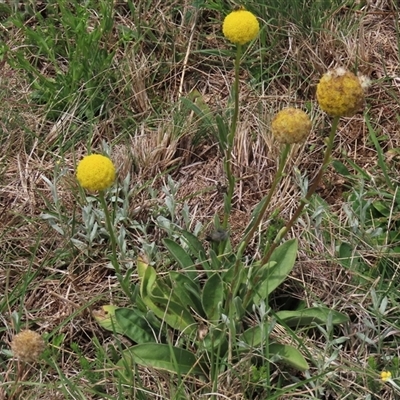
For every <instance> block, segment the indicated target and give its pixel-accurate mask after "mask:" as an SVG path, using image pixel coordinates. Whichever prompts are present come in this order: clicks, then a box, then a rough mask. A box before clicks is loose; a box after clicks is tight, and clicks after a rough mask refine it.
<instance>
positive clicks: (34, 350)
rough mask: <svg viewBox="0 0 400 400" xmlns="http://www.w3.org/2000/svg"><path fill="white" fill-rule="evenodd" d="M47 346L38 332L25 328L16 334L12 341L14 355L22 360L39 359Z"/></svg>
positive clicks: (31, 360)
mask: <svg viewBox="0 0 400 400" xmlns="http://www.w3.org/2000/svg"><path fill="white" fill-rule="evenodd" d="M44 348H45V342H44V340H43V338H42V337H41V336H40V335H39V334H38V333H36V332H34V331H31V330H29V329H28V330H24V331H21V332H20V333H18V334H17V335H15V336H14V337H13V339H12V341H11V350H12V351H13V354H14V357H16V358H18V360H20V361H24V362H33V361H38V360H39V357H40V355H41V353H42V352H43V350H44Z"/></svg>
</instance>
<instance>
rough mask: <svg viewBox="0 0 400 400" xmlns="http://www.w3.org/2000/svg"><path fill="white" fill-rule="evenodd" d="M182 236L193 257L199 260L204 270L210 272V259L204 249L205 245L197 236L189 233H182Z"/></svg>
mask: <svg viewBox="0 0 400 400" xmlns="http://www.w3.org/2000/svg"><path fill="white" fill-rule="evenodd" d="M182 236H183V237H184V239H185V241H186V243H187V245H188V246H189V249H190V251H191V252H192V254H193V256H195V257H197V258H198V259H199V261H200V263H201V266H202V267H203V269H204V270H209V269H210V265H209V263H208V257H207V254H206V251H205V249H204V247H203V244H202V243H201V242H200V240H199V239H198V238H197V237H196V236H194V235H193V234H191V233H190V232H187V231H182Z"/></svg>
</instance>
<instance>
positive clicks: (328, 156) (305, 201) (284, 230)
mask: <svg viewBox="0 0 400 400" xmlns="http://www.w3.org/2000/svg"><path fill="white" fill-rule="evenodd" d="M339 119H340V117H335V118H334V119H333V121H332V127H331V132H330V134H329V137H328V141H327V144H326V150H325V156H324V160H323V162H322V165H321V168H320V169H319V171H318V173H317V176H316V177H315V179H314V181H313V183H312V184H311V186H310V188H309V189H308V191H307V194H306V196H305V197H304V199H302V200H301V203H300V204H299V206H298V207H297V209H296V211H295V213H294V214H293V216H292V218H291V219H290V220H289V222H287V224H286V225H285V227H284V228H282V230H281V231H280V232H279V233H278V235H277V236H276V238H275V240H274V241H273V243H272V244H271V247H270V248H269V249H268V252H267V253H266V254H265V256H264V257H263V258H262V260H261V265H264V264H266V263H267V262H268V261H269V259H270V257H271V254H272V253H273V251H274V250H275V249H276V247H277V246H278V244H279V242H280V241H281V240H282V239H283V238H284V237H285V235H286V234H287V233H288V231H289V230H290V229H291V228H292V227H293V225H294V224H295V222H296V221H297V219H298V218H299V216H300V214H301V213H302V211H303V209H304V207H305V206H306V204H308V202H309V200H310V199H311V196H312V195H313V194H314V192H315V191H316V189H317V187H318V185H319V183H320V181H321V178H322V176H323V174H324V172H325V170H326V169H327V168H328V165H329V164H330V161H331V154H332V148H333V140H334V138H335V134H336V131H337V128H338V124H339Z"/></svg>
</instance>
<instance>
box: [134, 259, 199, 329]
mask: <svg viewBox="0 0 400 400" xmlns="http://www.w3.org/2000/svg"><path fill="white" fill-rule="evenodd" d="M137 266H138V274H139V279H140V280H141V282H140V295H141V298H142V300H143V303H144V304H146V306H147V307H148V308H149V309H150V310H151V311H153V312H154V314H155V315H156V316H157V317H158V318H160V319H161V320H163V321H165V322H166V323H167V324H168V325H169V326H171V327H172V328H174V329H178V330H179V331H181V332H185V333H187V334H193V333H194V332H195V330H196V324H195V322H194V319H193V317H192V315H191V314H190V312H189V311H188V309H187V308H186V306H182V305H181V304H178V303H175V302H174V301H173V300H172V299H171V295H172V293H171V289H170V288H168V286H167V285H166V284H165V283H164V282H160V283H159V284H157V283H156V279H157V273H156V271H155V269H154V268H153V267H151V266H150V265H148V264H147V263H145V262H144V261H143V260H142V259H138V262H137ZM153 292H154V293H155V294H156V295H154V294H153ZM168 292H169V293H168Z"/></svg>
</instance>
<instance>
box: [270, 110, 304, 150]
mask: <svg viewBox="0 0 400 400" xmlns="http://www.w3.org/2000/svg"><path fill="white" fill-rule="evenodd" d="M271 130H272V134H273V135H274V136H275V138H276V140H277V141H278V142H280V143H285V144H293V143H301V142H304V140H306V138H307V136H308V135H309V134H310V132H311V120H310V118H309V116H308V115H307V114H306V113H305V112H304V111H302V110H299V109H298V108H293V107H288V108H284V109H283V110H281V111H279V112H278V114H276V116H275V118H274V119H273V120H272V124H271Z"/></svg>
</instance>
